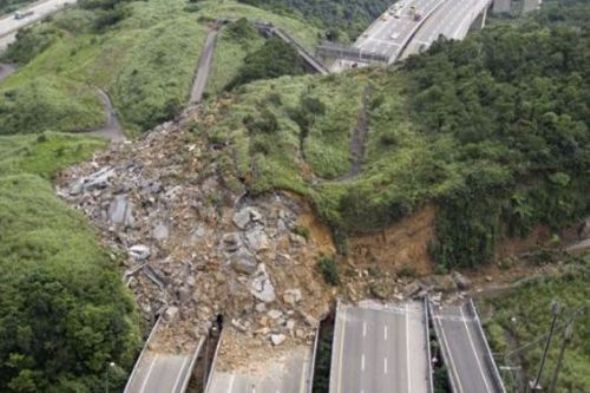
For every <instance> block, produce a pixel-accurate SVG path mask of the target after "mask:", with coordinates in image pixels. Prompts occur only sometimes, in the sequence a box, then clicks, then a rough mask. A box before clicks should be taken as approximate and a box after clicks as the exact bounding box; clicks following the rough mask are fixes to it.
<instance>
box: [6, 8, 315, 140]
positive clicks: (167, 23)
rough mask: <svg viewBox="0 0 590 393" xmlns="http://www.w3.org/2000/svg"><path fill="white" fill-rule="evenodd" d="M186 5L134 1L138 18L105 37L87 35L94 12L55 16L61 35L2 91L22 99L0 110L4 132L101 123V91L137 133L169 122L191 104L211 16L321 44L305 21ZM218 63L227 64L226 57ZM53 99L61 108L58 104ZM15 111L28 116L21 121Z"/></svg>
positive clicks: (221, 80)
mask: <svg viewBox="0 0 590 393" xmlns="http://www.w3.org/2000/svg"><path fill="white" fill-rule="evenodd" d="M185 4H186V2H185V1H184V0H172V1H170V0H151V1H149V2H135V3H132V9H133V12H132V15H131V16H130V17H129V18H127V19H126V20H124V21H123V22H122V23H120V24H119V25H117V26H116V27H114V28H113V29H111V30H109V31H107V32H106V33H104V34H96V33H92V32H90V31H89V29H88V26H89V25H90V23H91V21H92V14H91V13H89V12H88V11H83V10H71V11H69V12H67V13H64V14H61V15H58V16H56V17H55V19H54V26H55V27H57V28H58V30H59V32H60V34H61V37H60V38H59V39H55V41H54V42H53V44H51V45H50V47H49V48H48V49H47V50H45V51H44V52H43V53H41V54H40V55H38V56H36V57H35V58H34V59H33V60H32V61H31V62H30V63H29V64H27V65H26V66H25V67H24V68H22V69H21V70H20V71H19V72H17V73H16V74H14V75H13V76H11V77H10V78H8V79H7V80H6V81H5V82H4V83H3V84H2V85H1V86H0V94H2V93H5V92H7V91H15V92H16V93H17V96H18V97H21V96H22V97H23V98H22V99H20V100H17V101H16V102H14V104H12V105H8V104H6V109H7V110H5V111H0V134H7V133H18V132H36V131H43V130H44V129H53V130H56V131H74V130H80V129H84V128H89V127H92V126H98V125H100V124H101V123H102V122H103V121H104V114H103V113H102V109H103V108H102V104H101V103H100V100H99V98H98V96H97V95H96V87H100V88H102V89H104V90H106V91H107V92H108V93H109V94H110V96H111V98H112V100H113V103H114V106H115V107H116V108H117V110H118V111H119V113H120V115H121V119H122V120H123V123H124V125H125V126H126V127H127V128H128V129H129V130H130V131H131V132H132V133H135V132H137V131H139V130H141V129H147V128H150V127H152V126H154V125H156V124H158V123H160V122H162V121H164V120H166V119H168V118H170V117H171V116H173V115H174V114H175V113H176V112H178V110H179V109H180V108H181V107H182V106H183V105H184V103H185V101H186V99H187V96H188V92H189V89H190V86H191V84H192V80H193V77H194V72H195V68H196V64H197V61H198V58H199V56H200V53H201V49H202V45H203V43H204V39H205V35H206V31H207V29H208V28H207V23H206V22H204V21H203V20H207V19H209V18H210V19H214V18H234V17H239V16H246V17H248V18H251V19H252V20H263V21H271V22H273V23H275V24H276V25H277V26H280V27H282V28H284V29H285V30H287V31H291V32H293V34H294V35H295V36H296V37H297V38H299V39H301V40H302V42H304V43H305V44H306V45H309V46H311V45H312V44H313V42H314V40H315V36H316V33H315V30H314V28H309V27H307V26H306V25H305V24H304V23H303V22H300V21H296V20H293V19H289V18H286V17H281V16H276V15H273V14H271V13H269V12H266V11H263V10H260V9H257V8H254V7H249V6H244V5H238V4H235V3H234V2H231V1H226V2H224V3H223V4H218V3H217V2H215V1H205V2H202V3H200V4H199V10H200V11H198V12H188V11H187V10H185ZM38 29H45V27H39V28H38ZM219 59H220V60H223V59H224V55H223V53H221V54H220V57H219ZM233 60H235V59H233V58H232V62H231V63H224V62H217V63H216V68H218V69H219V71H216V72H217V74H216V75H215V76H214V82H213V83H214V85H213V86H214V87H213V88H212V90H213V91H216V90H217V89H218V88H217V87H215V86H221V85H223V84H225V83H226V82H227V81H228V80H229V78H231V77H232V76H233V74H234V73H235V70H234V68H235V67H236V65H239V62H234V61H233ZM226 68H227V69H228V71H226V70H225V69H226ZM226 78H227V80H226ZM40 80H43V81H44V82H39V81H40ZM31 81H37V84H38V85H40V86H41V87H40V88H38V90H40V91H41V92H42V93H43V94H34V92H33V90H34V89H33V82H31ZM49 81H51V82H49ZM13 94H14V93H13ZM52 102H59V105H55V107H52V105H50V103H52ZM36 108H47V110H44V111H39V110H37V109H36ZM11 113H12V114H14V113H22V114H23V115H22V116H20V117H18V118H17V119H15V118H14V116H13V115H11ZM42 114H45V115H44V116H42ZM31 119H35V121H31Z"/></svg>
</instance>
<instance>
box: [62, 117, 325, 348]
mask: <svg viewBox="0 0 590 393" xmlns="http://www.w3.org/2000/svg"><path fill="white" fill-rule="evenodd" d="M216 158H217V156H216V152H215V151H214V150H209V149H207V148H206V146H205V145H203V144H202V143H201V142H200V140H199V138H198V137H196V136H194V135H192V134H191V133H189V132H187V131H183V130H182V129H181V128H180V127H178V126H177V125H175V124H172V123H168V124H164V125H162V126H160V127H159V128H158V129H157V130H155V131H153V132H151V133H150V134H149V135H148V136H147V137H146V138H143V139H142V140H140V141H137V142H133V143H131V142H127V143H123V144H119V145H113V146H112V147H111V148H110V150H108V151H106V152H104V153H101V154H100V155H98V156H96V157H94V159H93V160H92V161H91V162H88V163H85V164H83V165H80V166H77V167H73V168H71V169H69V170H68V171H66V172H64V173H63V174H62V175H61V177H60V179H59V180H58V187H57V192H58V194H59V195H60V196H62V197H63V198H64V199H65V200H67V201H68V202H69V203H71V204H72V205H74V206H75V207H77V208H78V209H80V210H82V211H83V212H84V213H85V214H86V215H87V216H88V217H89V218H90V219H91V220H92V221H93V222H94V224H95V225H96V226H98V228H99V229H100V231H101V235H102V238H103V239H104V241H105V243H107V244H108V245H109V246H110V247H111V248H112V249H113V250H119V251H123V252H124V253H125V257H124V258H123V259H124V264H125V269H126V271H125V276H124V277H125V282H126V283H127V285H128V286H129V288H130V289H131V290H132V291H133V292H134V293H135V296H136V299H137V303H138V304H139V307H140V310H141V312H142V314H143V316H144V317H145V318H146V320H147V321H148V322H150V323H153V322H154V321H155V319H156V318H157V316H161V317H162V318H163V320H164V323H165V324H166V326H168V327H169V329H168V333H167V334H166V335H164V336H163V337H164V338H160V339H159V341H158V342H157V343H156V344H155V345H156V346H157V347H158V348H156V349H159V348H160V347H161V349H162V350H173V351H182V350H183V349H185V348H186V347H187V346H188V345H193V344H194V341H195V339H196V338H197V337H199V336H202V335H204V334H207V332H208V331H209V329H210V327H211V326H212V324H213V323H215V321H217V320H219V318H220V316H223V319H224V326H226V327H227V326H231V327H233V329H235V330H236V331H237V332H238V334H241V335H244V336H246V337H249V338H250V339H251V341H252V342H254V343H257V345H259V346H261V347H262V348H264V347H272V346H287V345H289V344H290V343H291V344H293V345H298V344H301V343H309V342H311V341H312V340H313V337H314V333H315V331H316V329H317V326H318V323H319V322H318V321H319V320H320V319H321V318H322V317H323V316H324V315H325V314H326V313H327V312H328V307H329V305H330V301H331V297H330V296H331V293H330V291H328V290H326V288H325V286H324V284H323V281H322V279H321V276H320V275H319V274H317V271H316V267H315V266H316V263H317V258H318V256H319V255H320V254H322V253H331V252H333V251H334V250H333V248H332V247H331V245H330V246H329V247H328V248H326V247H327V246H326V245H325V244H316V243H315V242H314V240H313V239H311V238H310V239H307V238H305V237H303V236H301V235H299V234H297V233H298V231H297V230H296V228H297V227H298V225H299V220H300V217H302V216H304V215H309V214H311V211H310V208H309V206H308V205H307V204H306V203H305V202H303V201H300V200H298V199H297V198H295V197H292V196H289V195H286V194H283V193H274V194H271V195H266V196H263V197H259V198H249V197H248V196H245V195H236V194H235V192H232V191H230V190H228V189H227V188H226V187H224V185H223V184H222V181H221V180H220V178H219V176H218V175H217V172H218V170H219V168H218V164H217V160H216ZM241 353H242V354H243V353H244V352H241ZM238 354H239V353H238Z"/></svg>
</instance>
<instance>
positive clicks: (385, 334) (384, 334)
mask: <svg viewBox="0 0 590 393" xmlns="http://www.w3.org/2000/svg"><path fill="white" fill-rule="evenodd" d="M383 339H384V340H385V341H387V325H385V326H383Z"/></svg>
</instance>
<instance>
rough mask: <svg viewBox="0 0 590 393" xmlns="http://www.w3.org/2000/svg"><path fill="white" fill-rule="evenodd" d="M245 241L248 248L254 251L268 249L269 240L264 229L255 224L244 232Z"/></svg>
mask: <svg viewBox="0 0 590 393" xmlns="http://www.w3.org/2000/svg"><path fill="white" fill-rule="evenodd" d="M246 242H247V243H248V247H249V248H250V250H252V251H254V252H258V251H264V250H268V249H269V248H270V241H269V240H268V235H267V234H266V232H264V229H263V228H262V227H260V226H257V227H255V228H253V229H251V230H250V231H248V232H246Z"/></svg>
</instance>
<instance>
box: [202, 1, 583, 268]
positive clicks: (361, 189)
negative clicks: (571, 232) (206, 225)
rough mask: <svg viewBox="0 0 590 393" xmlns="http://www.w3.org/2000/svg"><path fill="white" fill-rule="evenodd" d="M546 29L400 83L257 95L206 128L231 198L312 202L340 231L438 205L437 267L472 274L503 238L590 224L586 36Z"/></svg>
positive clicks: (409, 72)
mask: <svg viewBox="0 0 590 393" xmlns="http://www.w3.org/2000/svg"><path fill="white" fill-rule="evenodd" d="M583 10H584V11H585V12H588V10H589V9H588V7H585V8H584V7H583ZM543 18H544V16H543V15H541V16H539V17H538V18H537V19H536V20H535V21H532V22H531V23H526V24H521V25H517V26H497V27H496V28H492V29H488V30H484V31H483V32H481V33H479V34H475V35H473V36H471V37H470V38H468V39H467V40H466V41H464V42H460V43H458V42H444V41H440V42H438V43H436V44H435V45H434V46H433V48H432V49H431V50H430V51H429V52H428V53H426V54H425V55H423V56H419V57H415V58H411V59H409V60H408V61H407V62H406V63H405V64H403V65H402V67H401V69H397V70H381V69H373V70H370V71H358V72H353V73H347V74H343V75H338V76H329V77H325V78H317V77H310V76H308V77H285V78H282V79H279V80H273V81H268V82H258V83H254V84H251V85H247V86H244V87H243V88H241V89H239V90H238V91H237V92H236V93H234V94H233V95H231V96H228V97H226V98H225V99H223V100H220V101H217V102H213V103H211V104H210V105H209V106H208V107H207V108H206V109H205V110H204V112H203V114H202V117H201V121H200V124H199V127H198V128H199V129H200V130H201V132H203V133H205V134H206V135H207V137H208V138H209V139H210V141H211V143H212V144H214V145H218V146H227V147H226V149H225V150H226V153H227V154H226V161H225V162H224V164H225V176H226V178H227V183H228V184H230V185H232V186H234V187H244V188H246V189H247V190H248V191H250V192H253V193H261V192H265V191H269V190H272V189H275V188H282V189H288V190H292V191H294V192H297V193H300V194H302V195H305V196H307V197H308V198H310V199H311V200H313V201H314V203H315V205H316V208H317V210H318V212H319V213H320V215H321V216H323V217H324V218H325V219H326V220H327V221H328V222H330V223H331V224H332V226H333V227H334V228H335V229H336V230H337V231H344V232H348V233H357V232H367V231H368V232H371V231H377V230H380V229H383V228H386V227H388V226H389V225H391V224H392V223H395V222H397V221H398V220H400V219H401V218H403V217H406V216H408V215H411V214H412V213H413V212H416V211H418V210H420V209H421V208H422V207H423V206H424V205H425V204H429V203H434V204H436V206H437V209H438V214H437V223H436V226H437V241H436V242H433V243H432V244H431V245H430V248H431V251H432V253H433V254H434V255H435V257H436V258H437V259H438V261H439V262H440V263H441V264H442V265H443V266H444V267H454V266H476V265H478V264H480V263H482V262H483V261H486V260H489V259H490V258H491V257H492V256H493V255H494V250H495V246H496V245H497V244H498V242H499V241H500V240H501V239H503V238H504V237H507V236H516V237H517V236H525V235H526V234H527V233H528V232H529V231H530V230H531V229H532V228H533V227H535V226H537V225H544V226H547V227H548V228H550V230H553V231H557V230H559V229H560V228H563V227H564V226H567V225H570V224H573V223H575V222H577V221H578V220H580V219H581V218H582V217H585V216H586V215H587V213H588V212H589V210H590V209H589V208H590V206H589V204H588V200H587V198H586V195H587V193H588V191H590V183H589V181H588V179H587V176H586V173H587V171H588V170H589V169H590V160H589V159H590V154H589V153H590V136H589V133H588V129H589V126H590V121H589V119H590V112H589V106H588V103H589V102H590V97H589V95H588V92H589V91H590V73H589V72H590V70H589V69H588V67H587V64H588V63H589V61H590V38H589V31H588V28H587V26H582V27H576V26H567V23H560V24H557V25H554V24H551V23H546V22H545V21H544V20H543ZM359 155H361V156H360V158H359Z"/></svg>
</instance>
